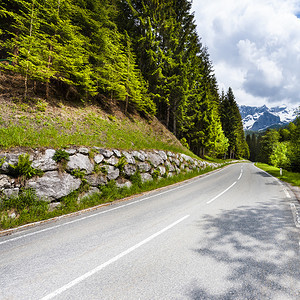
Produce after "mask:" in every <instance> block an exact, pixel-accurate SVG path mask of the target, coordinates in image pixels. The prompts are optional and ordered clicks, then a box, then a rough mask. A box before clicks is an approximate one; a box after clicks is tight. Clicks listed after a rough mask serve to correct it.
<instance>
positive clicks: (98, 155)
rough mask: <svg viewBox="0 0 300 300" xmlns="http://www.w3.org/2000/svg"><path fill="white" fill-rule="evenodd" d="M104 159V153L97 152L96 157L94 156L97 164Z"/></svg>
mask: <svg viewBox="0 0 300 300" xmlns="http://www.w3.org/2000/svg"><path fill="white" fill-rule="evenodd" d="M103 159H104V156H103V155H102V154H97V155H96V156H95V157H94V162H95V163H96V164H100V163H101V162H102V161H103Z"/></svg>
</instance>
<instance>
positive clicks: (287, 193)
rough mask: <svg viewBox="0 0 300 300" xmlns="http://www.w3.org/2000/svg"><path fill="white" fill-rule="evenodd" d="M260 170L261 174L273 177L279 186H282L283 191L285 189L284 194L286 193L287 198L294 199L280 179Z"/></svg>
mask: <svg viewBox="0 0 300 300" xmlns="http://www.w3.org/2000/svg"><path fill="white" fill-rule="evenodd" d="M255 167H256V166H255ZM256 168H257V169H259V168H258V167H256ZM259 170H260V171H261V172H263V173H265V174H267V175H269V177H272V178H273V179H275V180H276V181H277V182H278V183H279V185H281V186H282V189H283V191H284V193H285V196H286V197H287V198H289V199H290V198H292V197H291V195H290V193H289V192H288V190H287V188H286V187H285V186H284V185H283V183H282V182H281V181H280V180H279V179H278V178H276V177H275V176H273V175H271V174H269V173H268V172H266V171H264V170H262V169H259Z"/></svg>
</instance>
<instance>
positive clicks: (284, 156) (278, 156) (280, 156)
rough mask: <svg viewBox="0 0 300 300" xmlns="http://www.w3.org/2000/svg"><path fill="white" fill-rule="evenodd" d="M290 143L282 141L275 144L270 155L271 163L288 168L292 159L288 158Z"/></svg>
mask: <svg viewBox="0 0 300 300" xmlns="http://www.w3.org/2000/svg"><path fill="white" fill-rule="evenodd" d="M288 146H289V145H288V143H286V142H282V143H277V144H275V145H273V149H272V153H271V155H270V159H269V161H270V163H271V165H273V166H275V167H279V168H284V169H288V168H289V166H290V160H289V158H288Z"/></svg>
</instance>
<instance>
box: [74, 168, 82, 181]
mask: <svg viewBox="0 0 300 300" xmlns="http://www.w3.org/2000/svg"><path fill="white" fill-rule="evenodd" d="M71 175H72V176H74V177H76V178H79V179H81V180H84V176H85V171H84V170H80V169H74V170H72V172H71Z"/></svg>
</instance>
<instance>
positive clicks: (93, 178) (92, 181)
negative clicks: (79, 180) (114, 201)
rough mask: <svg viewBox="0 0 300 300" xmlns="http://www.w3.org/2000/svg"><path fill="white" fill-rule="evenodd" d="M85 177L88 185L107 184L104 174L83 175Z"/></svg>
mask: <svg viewBox="0 0 300 300" xmlns="http://www.w3.org/2000/svg"><path fill="white" fill-rule="evenodd" d="M85 179H86V181H87V183H88V184H89V185H91V186H94V187H96V186H98V185H105V184H107V179H106V178H105V177H104V176H101V175H97V174H91V175H87V176H85Z"/></svg>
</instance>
